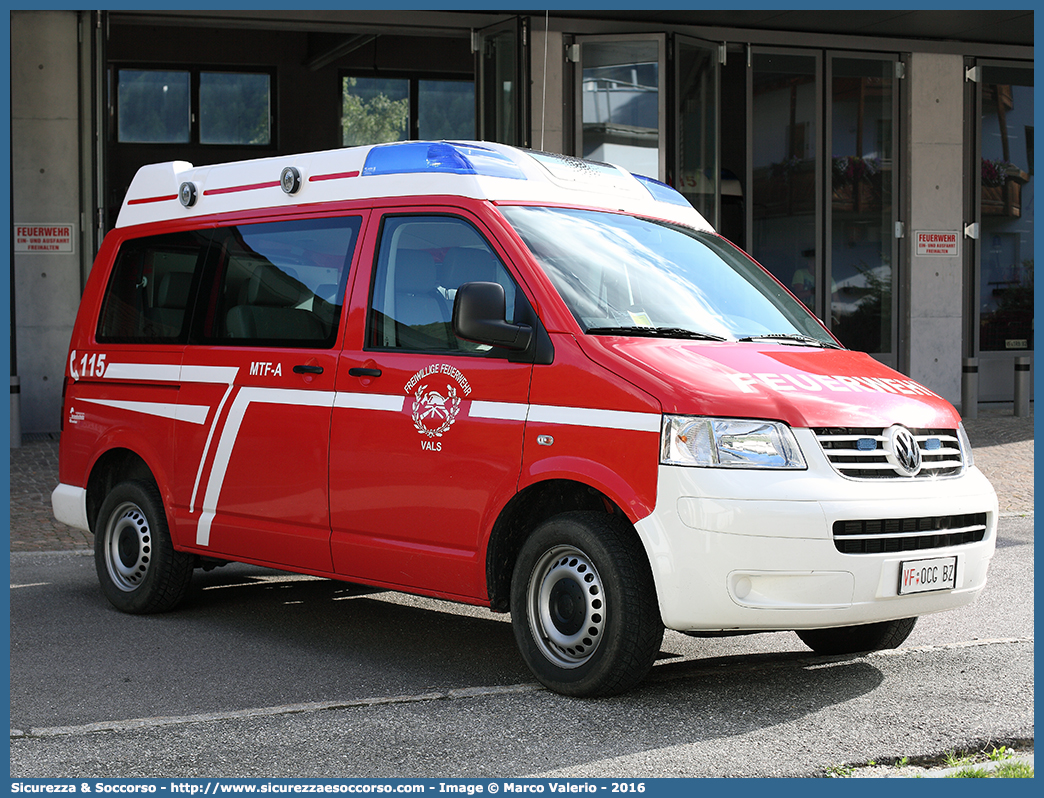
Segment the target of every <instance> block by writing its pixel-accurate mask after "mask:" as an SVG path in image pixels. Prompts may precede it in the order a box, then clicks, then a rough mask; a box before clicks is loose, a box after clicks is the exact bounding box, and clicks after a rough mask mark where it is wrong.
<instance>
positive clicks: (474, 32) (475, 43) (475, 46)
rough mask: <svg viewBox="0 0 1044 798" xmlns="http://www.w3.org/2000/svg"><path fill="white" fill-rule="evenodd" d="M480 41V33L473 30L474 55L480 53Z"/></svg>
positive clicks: (472, 49) (472, 45)
mask: <svg viewBox="0 0 1044 798" xmlns="http://www.w3.org/2000/svg"><path fill="white" fill-rule="evenodd" d="M478 39H479V36H478V31H476V30H475V29H474V28H472V29H471V52H473V53H477V52H478V49H479V45H478Z"/></svg>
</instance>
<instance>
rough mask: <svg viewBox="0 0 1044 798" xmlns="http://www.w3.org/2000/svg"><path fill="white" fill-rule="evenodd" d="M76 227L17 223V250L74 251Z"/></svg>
mask: <svg viewBox="0 0 1044 798" xmlns="http://www.w3.org/2000/svg"><path fill="white" fill-rule="evenodd" d="M75 239H76V227H75V226H74V225H71V224H48V223H32V224H16V225H15V226H14V245H15V246H14V251H15V252H72V251H73V242H74V241H75Z"/></svg>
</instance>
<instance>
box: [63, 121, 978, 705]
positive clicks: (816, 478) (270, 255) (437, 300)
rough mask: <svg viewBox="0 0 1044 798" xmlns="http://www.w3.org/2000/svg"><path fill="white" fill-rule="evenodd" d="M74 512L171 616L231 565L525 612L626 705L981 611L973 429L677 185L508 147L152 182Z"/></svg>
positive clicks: (94, 344) (72, 483) (445, 148)
mask: <svg viewBox="0 0 1044 798" xmlns="http://www.w3.org/2000/svg"><path fill="white" fill-rule="evenodd" d="M63 414H64V418H63V432H62V436H61V461H60V484H59V485H58V487H57V488H56V489H55V491H54V494H53V506H54V512H55V515H56V517H57V518H58V519H59V520H60V521H63V522H65V523H67V524H72V525H73V526H76V527H79V528H81V529H84V530H90V531H91V532H93V533H94V540H95V559H96V565H97V572H98V577H99V579H100V581H101V587H102V590H103V592H104V594H105V595H106V597H107V598H108V599H109V601H111V602H112V604H114V605H115V606H116V607H117V608H119V609H120V610H123V611H126V612H132V613H149V612H161V611H164V610H170V609H171V608H173V607H175V606H176V605H177V604H178V603H179V601H181V600H182V599H183V598H184V596H185V595H186V592H187V590H188V587H189V580H190V577H191V575H192V572H193V570H194V569H195V568H198V567H205V568H209V567H212V566H214V565H217V564H223V563H227V562H230V561H238V562H243V563H253V564H257V565H261V566H268V567H273V568H278V569H284V570H287V571H294V572H298V573H303V574H312V575H317V576H321V577H329V578H331V579H341V580H347V581H350V582H356V583H363V584H367V585H372V586H377V587H381V588H388V589H393V590H399V591H407V592H410V593H416V594H420V595H426V596H433V597H438V598H441V599H449V600H452V601H457V602H465V603H468V604H473V605H481V606H486V607H489V608H490V609H491V610H493V611H494V612H510V613H511V618H512V623H513V625H514V629H515V635H516V638H517V641H518V645H519V648H520V650H521V653H522V656H523V658H524V659H525V661H526V663H527V664H528V665H529V667H530V668H531V669H532V671H533V672H534V674H535V675H536V677H537V678H538V679H539V680H540V681H541V682H542V683H543V684H545V685H547V686H548V687H550V688H551V689H553V690H557V691H560V692H562V693H567V694H575V695H599V694H609V693H614V692H620V691H622V690H625V689H628V688H629V687H631V686H633V685H635V684H636V683H637V682H638V681H639V680H640V679H642V677H643V676H644V675H645V674H646V673H647V672H648V670H649V669H650V667H651V665H652V663H653V661H654V659H655V658H656V655H657V652H658V651H659V647H660V643H661V639H662V636H663V630H664V628H667V629H674V630H678V631H680V632H683V633H687V634H693V635H702V634H722V633H725V634H728V633H743V632H751V631H766V630H794V631H796V632H797V634H798V636H799V637H800V638H801V639H802V640H803V641H804V642H805V643H806V644H807V645H809V646H810V647H811V648H812V649H814V650H816V651H820V652H830V653H843V652H858V651H865V650H872V649H879V648H885V647H894V646H896V645H898V644H899V643H901V642H902V641H903V640H904V639H905V638H906V636H907V635H908V634H909V633H910V631H911V629H912V628H913V625H914V622H915V619H916V618H917V617H918V616H920V615H924V614H925V613H932V612H938V611H941V610H947V609H951V608H954V607H960V606H962V605H965V604H967V603H969V602H970V601H972V600H973V598H974V597H975V596H976V594H978V593H979V591H981V590H982V588H983V585H984V584H985V581H986V571H987V565H988V563H989V560H990V558H991V556H992V554H993V551H994V545H995V539H996V527H997V500H996V496H995V494H994V492H993V489H992V488H991V486H990V484H989V483H988V481H987V480H986V479H985V477H984V476H983V475H982V474H981V473H980V472H979V471H978V470H977V469H976V468H975V466H974V464H973V462H972V451H971V447H970V445H969V443H968V438H967V436H966V435H965V433H964V430H963V428H962V426H961V423H960V418H959V416H958V414H957V412H956V411H955V410H954V408H953V407H952V406H951V405H950V404H949V403H947V402H946V401H944V400H943V399H942V398H940V397H939V396H937V395H936V394H934V393H933V392H932V391H930V390H928V389H927V388H925V387H923V386H921V385H919V384H917V383H916V382H914V381H913V380H911V379H909V378H907V377H905V376H903V375H901V374H898V373H896V372H894V371H892V370H890V369H888V368H886V367H885V366H883V365H881V364H880V363H878V362H876V361H875V360H873V359H872V358H870V357H869V356H867V355H865V354H861V353H857V352H852V351H848V350H846V349H845V348H843V347H842V346H841V345H840V344H839V343H838V342H837V341H836V340H835V339H834V338H833V337H832V336H831V335H830V333H829V332H828V331H827V330H826V329H825V328H824V327H823V325H822V324H821V323H820V322H819V321H818V320H817V319H816V318H815V317H814V316H813V315H812V314H811V313H809V312H808V311H807V310H806V309H805V307H804V306H803V305H802V304H801V303H800V302H799V301H798V300H796V299H795V298H794V297H793V296H792V295H791V294H790V293H789V292H788V291H787V290H786V289H785V288H784V287H783V286H782V285H781V284H780V283H779V282H778V281H777V280H776V279H774V278H773V277H772V276H771V275H770V274H769V273H768V272H767V271H766V270H764V269H763V268H762V267H760V266H759V265H758V264H757V263H755V262H754V261H752V260H751V259H750V258H749V257H748V256H747V255H745V254H744V253H743V252H742V251H740V250H738V249H736V248H735V247H734V246H733V245H732V244H730V243H729V242H728V241H726V240H724V239H723V238H721V237H720V236H718V235H716V234H715V233H714V231H713V230H712V229H711V228H710V226H709V225H708V224H707V223H706V222H705V221H704V219H703V218H702V217H701V216H700V215H699V214H698V213H697V212H696V211H695V210H694V209H693V208H692V207H691V206H690V205H689V204H688V203H687V202H686V201H685V199H684V198H683V197H682V196H681V195H680V194H678V193H677V192H676V191H674V190H673V189H671V188H670V187H668V186H666V185H664V184H662V183H659V182H656V181H654V180H650V179H647V178H644V177H638V176H634V175H631V174H629V173H627V172H626V171H624V170H622V169H620V168H617V167H615V166H610V165H606V164H600V163H592V162H587V161H581V160H577V159H574V158H568V157H562V156H557V155H549V154H546V153H539V152H529V151H523V150H518V149H513V148H510V147H506V146H502V145H498V144H485V143H474V142H471V143H461V142H416V141H415V142H402V143H395V144H388V145H380V146H373V147H358V148H351V149H342V150H335V151H330V152H321V153H314V154H307V155H298V156H292V157H277V158H270V159H261V160H254V161H246V162H241V163H230V164H224V165H218V166H207V167H198V168H196V167H193V166H192V165H191V164H188V163H183V162H173V163H166V164H158V165H153V166H146V167H144V168H142V169H141V170H140V171H139V172H138V174H137V176H136V177H135V178H134V180H133V182H132V184H131V186H130V188H129V190H128V192H127V197H126V200H125V202H124V204H123V207H122V209H121V211H120V215H119V219H118V222H117V225H116V228H115V229H114V230H113V231H112V232H110V233H109V234H108V236H107V237H106V238H105V241H104V243H103V245H102V247H101V250H100V252H99V253H98V257H97V260H96V264H95V266H94V269H93V270H92V272H91V275H90V279H89V280H88V282H87V286H86V290H85V292H84V295H83V300H82V304H81V306H80V311H79V315H78V317H77V320H76V324H75V328H74V332H73V335H72V341H71V344H70V350H69V353H68V360H67V370H66V375H65V400H64V409H63Z"/></svg>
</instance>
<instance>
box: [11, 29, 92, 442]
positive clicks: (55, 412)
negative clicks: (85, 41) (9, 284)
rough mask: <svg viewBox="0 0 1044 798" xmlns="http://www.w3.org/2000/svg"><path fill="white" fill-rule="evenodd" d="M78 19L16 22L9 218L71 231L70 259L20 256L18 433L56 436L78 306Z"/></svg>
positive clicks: (54, 255) (17, 294)
mask: <svg viewBox="0 0 1044 798" xmlns="http://www.w3.org/2000/svg"><path fill="white" fill-rule="evenodd" d="M77 26H78V15H77V13H76V12H75V11H46V12H40V11H33V12H22V11H12V12H11V163H12V167H13V169H12V178H13V192H12V208H11V211H12V216H13V219H12V220H11V221H13V222H14V223H15V224H16V225H18V224H22V223H62V224H72V225H73V230H74V235H73V251H72V252H71V253H16V254H15V257H14V271H15V289H14V290H15V320H14V321H15V335H16V341H17V353H16V357H17V364H16V365H17V374H18V377H19V378H20V380H21V419H22V432H23V433H30V432H55V431H57V430H58V426H59V420H60V413H61V390H62V380H63V378H64V374H65V356H66V352H67V350H68V347H69V337H70V335H71V334H72V326H73V321H74V319H75V317H76V308H77V306H78V305H79V302H80V260H79V258H80V252H79V248H80V246H81V243H80V241H79V240H78V235H77V233H78V231H79V230H80V160H79V138H80V129H79V84H78V74H79V70H78V53H79V45H78V33H77Z"/></svg>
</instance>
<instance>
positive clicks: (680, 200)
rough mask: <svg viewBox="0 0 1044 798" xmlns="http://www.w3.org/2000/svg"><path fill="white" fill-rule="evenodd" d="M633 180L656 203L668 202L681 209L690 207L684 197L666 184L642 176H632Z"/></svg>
mask: <svg viewBox="0 0 1044 798" xmlns="http://www.w3.org/2000/svg"><path fill="white" fill-rule="evenodd" d="M634 178H635V179H636V180H637V181H638V182H639V183H641V184H642V185H643V186H645V188H646V189H647V190H648V191H649V193H650V194H652V197H653V199H654V200H656V201H657V202H669V203H670V204H671V205H681V206H682V207H683V208H691V207H692V204H691V203H690V202H689V201H688V200H687V199H685V197H683V196H682V195H681V194H679V193H678V192H677V191H675V190H674V189H673V188H671V187H670V186H668V185H667V184H666V183H661V182H660V181H659V180H653V179H652V178H651V177H645V176H644V175H634Z"/></svg>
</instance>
